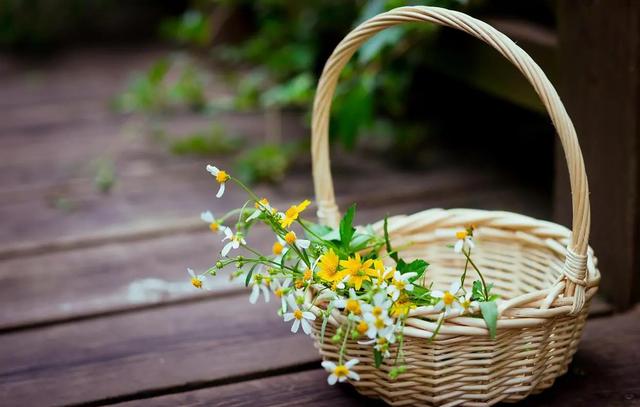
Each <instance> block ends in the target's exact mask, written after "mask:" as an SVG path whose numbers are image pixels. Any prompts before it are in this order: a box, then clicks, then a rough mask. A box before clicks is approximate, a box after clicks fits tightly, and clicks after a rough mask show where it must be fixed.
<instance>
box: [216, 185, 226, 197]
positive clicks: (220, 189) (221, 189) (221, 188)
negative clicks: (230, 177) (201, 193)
mask: <svg viewBox="0 0 640 407" xmlns="http://www.w3.org/2000/svg"><path fill="white" fill-rule="evenodd" d="M224 184H225V183H224V182H223V183H221V184H220V188H219V189H218V193H217V194H216V198H220V197H222V194H224Z"/></svg>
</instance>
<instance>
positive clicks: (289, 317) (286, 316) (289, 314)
mask: <svg viewBox="0 0 640 407" xmlns="http://www.w3.org/2000/svg"><path fill="white" fill-rule="evenodd" d="M292 319H293V312H287V313H286V314H284V322H289V321H291V320H292Z"/></svg>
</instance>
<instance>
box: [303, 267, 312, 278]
mask: <svg viewBox="0 0 640 407" xmlns="http://www.w3.org/2000/svg"><path fill="white" fill-rule="evenodd" d="M311 277H313V273H312V272H311V269H306V270H305V271H304V275H303V276H302V279H303V280H305V281H308V280H311Z"/></svg>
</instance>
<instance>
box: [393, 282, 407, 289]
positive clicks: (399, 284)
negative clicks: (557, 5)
mask: <svg viewBox="0 0 640 407" xmlns="http://www.w3.org/2000/svg"><path fill="white" fill-rule="evenodd" d="M393 285H395V286H396V288H397V289H398V291H402V290H404V287H405V286H406V284H405V282H404V281H401V280H396V281H394V282H393Z"/></svg>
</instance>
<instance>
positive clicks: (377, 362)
mask: <svg viewBox="0 0 640 407" xmlns="http://www.w3.org/2000/svg"><path fill="white" fill-rule="evenodd" d="M373 361H374V363H375V366H376V368H379V367H380V365H381V364H382V352H380V351H379V350H378V349H375V348H374V349H373Z"/></svg>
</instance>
